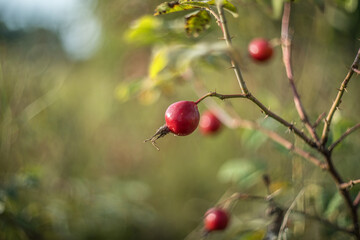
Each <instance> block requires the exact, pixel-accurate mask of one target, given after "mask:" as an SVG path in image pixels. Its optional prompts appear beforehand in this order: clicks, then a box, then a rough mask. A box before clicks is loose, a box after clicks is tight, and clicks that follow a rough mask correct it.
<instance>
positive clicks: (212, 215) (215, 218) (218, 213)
mask: <svg viewBox="0 0 360 240" xmlns="http://www.w3.org/2000/svg"><path fill="white" fill-rule="evenodd" d="M229 219H230V217H229V215H228V213H227V212H226V211H225V210H224V209H222V208H210V209H209V210H207V211H206V213H205V217H204V228H205V231H206V233H209V232H212V231H218V230H224V229H225V228H226V227H227V225H228V223H229Z"/></svg>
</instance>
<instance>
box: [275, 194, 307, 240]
mask: <svg viewBox="0 0 360 240" xmlns="http://www.w3.org/2000/svg"><path fill="white" fill-rule="evenodd" d="M304 192H305V191H304V189H302V190H301V191H300V192H299V193H298V195H297V196H296V198H295V199H294V201H293V202H292V203H291V205H290V207H289V208H288V209H287V211H286V213H285V215H284V218H283V221H282V224H281V227H280V230H279V234H278V238H277V239H278V240H281V239H282V236H281V235H282V233H283V232H284V229H285V227H286V224H287V221H288V219H289V216H290V214H291V211H292V210H293V209H294V207H295V206H296V202H297V200H298V199H299V198H300V197H301V196H302V195H303V194H304Z"/></svg>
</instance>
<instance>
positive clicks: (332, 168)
mask: <svg viewBox="0 0 360 240" xmlns="http://www.w3.org/2000/svg"><path fill="white" fill-rule="evenodd" d="M324 156H325V160H326V163H327V164H328V172H329V173H330V175H331V176H332V178H333V179H334V182H335V184H336V186H337V187H338V189H339V192H340V194H341V195H342V196H343V198H344V200H345V204H346V205H347V207H348V209H349V211H350V215H351V218H352V222H353V228H354V229H353V230H354V235H355V236H356V239H358V240H360V229H359V220H358V214H357V207H356V206H354V205H353V201H352V200H351V197H350V194H349V192H348V191H347V190H346V189H344V188H341V186H342V184H343V183H344V181H343V180H342V179H341V177H340V175H339V173H338V172H337V170H336V168H335V166H334V164H333V162H332V158H331V153H330V152H327V153H326V152H324Z"/></svg>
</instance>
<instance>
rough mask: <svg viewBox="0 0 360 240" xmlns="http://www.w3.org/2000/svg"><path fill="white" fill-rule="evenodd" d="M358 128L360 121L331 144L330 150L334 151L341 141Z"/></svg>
mask: <svg viewBox="0 0 360 240" xmlns="http://www.w3.org/2000/svg"><path fill="white" fill-rule="evenodd" d="M358 128H360V123H358V124H356V125H355V126H353V127H351V128H349V129H347V130H346V132H344V134H343V135H341V136H340V137H339V139H338V140H336V141H335V142H334V143H333V144H331V145H330V146H329V148H328V150H329V151H332V150H333V149H334V148H335V147H336V146H337V145H338V144H339V143H341V142H342V141H343V140H344V139H345V138H346V137H347V136H349V135H350V134H351V133H353V132H355V131H356V130H357V129H358Z"/></svg>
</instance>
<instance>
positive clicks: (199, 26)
mask: <svg viewBox="0 0 360 240" xmlns="http://www.w3.org/2000/svg"><path fill="white" fill-rule="evenodd" d="M210 21H211V16H210V14H209V13H208V12H207V11H206V10H201V11H196V12H194V13H192V14H189V15H187V16H186V17H185V30H186V33H187V34H188V35H192V36H194V37H198V36H199V33H201V32H202V31H204V30H205V29H208V28H209V27H210Z"/></svg>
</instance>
